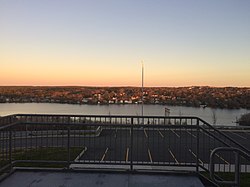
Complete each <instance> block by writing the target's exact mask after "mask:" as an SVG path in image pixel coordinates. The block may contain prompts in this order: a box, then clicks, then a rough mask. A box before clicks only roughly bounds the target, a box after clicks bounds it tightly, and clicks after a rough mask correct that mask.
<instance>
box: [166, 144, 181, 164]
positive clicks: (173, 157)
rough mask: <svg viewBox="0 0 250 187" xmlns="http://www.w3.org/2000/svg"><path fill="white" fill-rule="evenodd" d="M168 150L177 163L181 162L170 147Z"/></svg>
mask: <svg viewBox="0 0 250 187" xmlns="http://www.w3.org/2000/svg"><path fill="white" fill-rule="evenodd" d="M168 152H169V153H170V154H171V156H172V157H173V159H174V160H175V162H176V164H179V162H178V160H177V159H176V157H175V155H174V154H173V153H172V151H171V149H170V148H168Z"/></svg>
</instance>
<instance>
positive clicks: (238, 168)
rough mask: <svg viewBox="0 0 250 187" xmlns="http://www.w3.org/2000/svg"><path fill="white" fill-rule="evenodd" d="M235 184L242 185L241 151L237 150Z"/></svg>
mask: <svg viewBox="0 0 250 187" xmlns="http://www.w3.org/2000/svg"><path fill="white" fill-rule="evenodd" d="M234 164H235V179H234V180H235V184H236V186H240V158H239V152H235V163H234Z"/></svg>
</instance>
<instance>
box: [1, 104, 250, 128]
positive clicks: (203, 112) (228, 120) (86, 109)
mask: <svg viewBox="0 0 250 187" xmlns="http://www.w3.org/2000/svg"><path fill="white" fill-rule="evenodd" d="M166 107H167V108H169V109H170V115H177V116H198V117H200V118H202V119H204V120H205V121H207V122H209V123H211V124H212V123H213V117H212V116H213V115H212V113H213V112H212V111H213V110H214V112H215V115H216V118H217V122H216V124H217V125H236V124H235V121H236V119H237V118H239V117H240V116H241V115H242V114H245V113H248V112H250V110H246V109H237V110H228V109H211V108H204V109H203V108H194V107H184V106H166V105H144V115H158V116H163V115H164V114H165V108H166ZM17 113H32V114H39V113H43V114H44V113H47V114H100V115H102V114H103V115H108V114H110V115H141V105H136V104H130V105H71V104H52V103H1V104H0V116H5V115H9V114H17Z"/></svg>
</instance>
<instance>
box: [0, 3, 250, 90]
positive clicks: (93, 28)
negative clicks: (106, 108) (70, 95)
mask: <svg viewBox="0 0 250 187" xmlns="http://www.w3.org/2000/svg"><path fill="white" fill-rule="evenodd" d="M0 28H1V29H0V65H1V68H0V85H95V86H96V85H107V86H110V85H114V86H118V85H131V86H138V85H140V61H141V60H144V63H145V85H146V86H188V85H210V86H250V75H249V72H250V1H249V0H209V1H205V0H173V1H167V0H161V1H160V0H158V1H157V0H154V1H153V0H151V1H149V0H126V1H119V0H112V1H111V0H107V1H103V0H99V1H97V0H91V1H83V0H70V1H69V0H68V1H65V0H40V1H39V0H0Z"/></svg>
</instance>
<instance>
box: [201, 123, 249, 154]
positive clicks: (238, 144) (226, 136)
mask: <svg viewBox="0 0 250 187" xmlns="http://www.w3.org/2000/svg"><path fill="white" fill-rule="evenodd" d="M198 119H199V120H200V121H201V122H202V123H204V124H206V125H207V126H208V127H210V128H212V129H213V130H214V131H216V132H217V133H219V134H220V135H222V136H224V137H225V138H227V139H229V140H230V141H231V142H233V143H234V144H236V145H237V146H239V147H240V148H241V149H243V150H244V151H245V152H247V153H248V154H250V151H249V150H248V149H247V148H245V147H244V146H242V145H241V144H240V143H238V142H237V141H235V140H234V139H232V138H231V137H229V136H228V135H226V134H225V133H223V132H221V131H219V130H218V129H216V128H215V127H213V126H212V125H210V124H209V123H207V122H206V121H204V120H203V119H200V118H198Z"/></svg>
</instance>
